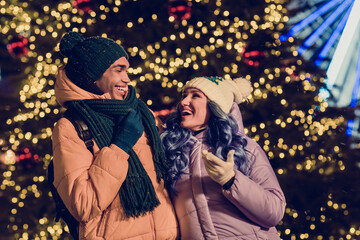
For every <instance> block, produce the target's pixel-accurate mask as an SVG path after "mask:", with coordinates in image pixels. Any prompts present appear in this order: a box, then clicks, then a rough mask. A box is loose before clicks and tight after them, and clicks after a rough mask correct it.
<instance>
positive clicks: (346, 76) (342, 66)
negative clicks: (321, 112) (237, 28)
mask: <svg viewBox="0 0 360 240" xmlns="http://www.w3.org/2000/svg"><path fill="white" fill-rule="evenodd" d="M287 9H288V10H289V13H290V14H289V15H290V17H289V21H288V22H287V25H288V28H289V31H288V32H287V34H284V35H282V36H280V41H286V40H287V39H288V38H289V37H293V38H296V39H298V40H299V41H297V42H300V43H301V45H299V46H297V52H298V54H299V55H302V57H303V58H304V59H305V60H308V61H313V63H314V64H315V65H316V66H317V67H319V68H320V69H322V70H326V85H327V89H321V91H320V95H321V96H322V97H323V98H324V99H327V101H328V103H329V105H330V106H336V107H347V106H351V107H356V106H358V103H359V96H360V94H359V87H360V0H307V1H302V0H293V1H291V0H290V2H289V4H288V5H287Z"/></svg>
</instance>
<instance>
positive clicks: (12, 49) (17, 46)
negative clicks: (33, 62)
mask: <svg viewBox="0 0 360 240" xmlns="http://www.w3.org/2000/svg"><path fill="white" fill-rule="evenodd" d="M28 45H29V40H28V38H26V37H23V36H21V35H19V36H16V37H14V38H13V39H11V41H10V42H9V43H8V45H7V46H6V48H7V50H8V51H9V53H10V54H11V55H12V56H14V57H23V56H26V54H28V52H29V48H28Z"/></svg>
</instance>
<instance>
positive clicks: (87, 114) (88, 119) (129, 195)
mask: <svg viewBox="0 0 360 240" xmlns="http://www.w3.org/2000/svg"><path fill="white" fill-rule="evenodd" d="M66 104H67V107H68V110H67V111H76V112H77V113H79V114H80V115H81V116H82V118H83V120H84V121H85V123H86V124H87V125H88V127H89V130H90V132H91V134H92V136H93V138H94V139H95V141H96V143H97V145H98V146H99V148H100V149H101V148H103V147H106V146H109V145H110V144H111V140H112V137H113V129H114V125H115V122H116V120H117V119H118V117H119V116H125V115H127V113H128V112H129V111H130V110H131V109H134V110H135V111H136V112H137V113H138V114H139V115H140V117H141V121H142V124H143V126H144V129H145V133H146V135H147V137H148V140H149V144H150V146H151V149H152V151H153V161H154V165H155V171H156V175H157V181H158V182H160V180H161V179H162V178H164V177H165V174H166V172H167V169H168V167H167V163H166V158H165V153H164V149H163V147H162V144H161V141H160V137H159V134H158V129H157V127H156V124H155V121H154V116H153V115H152V113H151V112H150V110H149V109H148V107H147V106H146V105H145V103H143V102H142V101H141V100H140V99H138V98H137V97H136V92H135V89H134V88H133V87H132V86H129V92H128V96H127V97H126V99H125V100H123V101H120V100H112V99H90V100H82V101H69V102H67V103H66ZM128 162H129V169H128V172H127V176H126V179H125V181H124V183H123V184H122V185H121V187H120V190H119V194H120V201H121V204H122V206H123V208H124V211H125V214H126V215H127V216H128V217H138V216H140V215H143V214H145V213H146V212H148V211H152V210H154V208H155V207H156V206H158V205H159V203H160V202H159V200H158V198H157V196H156V193H155V190H154V187H153V185H152V183H151V180H150V178H149V176H148V175H147V173H146V171H145V169H144V167H143V165H142V164H141V162H140V160H139V158H138V156H137V155H136V153H135V152H134V150H133V149H131V150H130V151H129V159H128ZM119 171H122V169H119Z"/></svg>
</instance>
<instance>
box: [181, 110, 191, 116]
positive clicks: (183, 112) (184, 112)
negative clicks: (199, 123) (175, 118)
mask: <svg viewBox="0 0 360 240" xmlns="http://www.w3.org/2000/svg"><path fill="white" fill-rule="evenodd" d="M190 115H192V113H191V112H190V111H189V110H183V111H182V112H181V116H182V117H186V116H190Z"/></svg>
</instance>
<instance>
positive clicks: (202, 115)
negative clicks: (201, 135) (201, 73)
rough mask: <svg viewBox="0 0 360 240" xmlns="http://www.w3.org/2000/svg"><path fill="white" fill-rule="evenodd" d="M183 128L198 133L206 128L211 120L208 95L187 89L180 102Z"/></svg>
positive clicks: (193, 89)
mask: <svg viewBox="0 0 360 240" xmlns="http://www.w3.org/2000/svg"><path fill="white" fill-rule="evenodd" d="M179 108H180V113H181V123H180V126H181V127H182V128H186V129H190V130H192V131H197V130H200V129H202V128H204V127H205V126H206V125H207V124H208V121H209V118H210V110H209V107H208V105H207V97H206V95H205V94H204V93H203V92H202V91H200V90H199V89H196V88H187V89H185V91H184V92H183V96H182V100H181V102H180V106H179Z"/></svg>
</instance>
